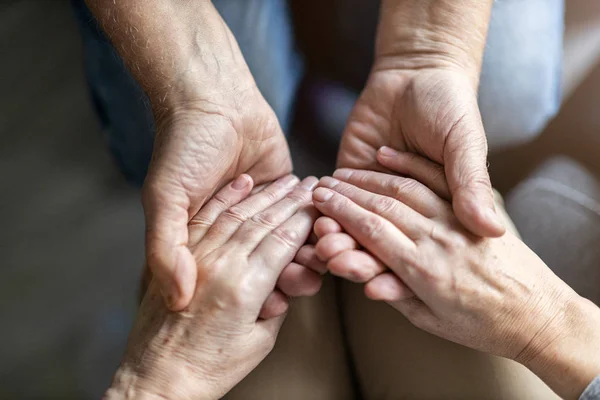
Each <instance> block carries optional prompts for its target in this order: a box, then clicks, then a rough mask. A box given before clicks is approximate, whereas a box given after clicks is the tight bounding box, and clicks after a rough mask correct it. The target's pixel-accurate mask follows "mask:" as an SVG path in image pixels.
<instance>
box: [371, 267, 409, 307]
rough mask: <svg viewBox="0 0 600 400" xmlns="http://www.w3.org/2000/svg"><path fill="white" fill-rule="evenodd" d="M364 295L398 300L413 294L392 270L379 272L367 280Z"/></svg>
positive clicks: (387, 300)
mask: <svg viewBox="0 0 600 400" xmlns="http://www.w3.org/2000/svg"><path fill="white" fill-rule="evenodd" d="M365 295H366V296H367V297H368V298H369V299H371V300H379V301H386V302H399V301H402V300H406V299H410V298H411V297H414V296H415V294H414V293H413V291H412V290H410V288H409V287H408V286H406V284H405V283H404V282H402V280H401V279H400V278H398V276H396V275H395V274H394V273H393V272H386V273H383V274H380V275H378V276H376V277H374V278H373V279H372V280H370V281H369V282H367V284H366V285H365Z"/></svg>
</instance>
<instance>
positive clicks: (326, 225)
mask: <svg viewBox="0 0 600 400" xmlns="http://www.w3.org/2000/svg"><path fill="white" fill-rule="evenodd" d="M314 231H315V235H317V238H322V237H323V236H325V235H327V234H329V233H337V232H342V231H343V229H342V227H341V226H340V224H338V223H337V221H335V220H333V219H331V218H329V217H320V218H319V219H318V220H317V222H315V228H314Z"/></svg>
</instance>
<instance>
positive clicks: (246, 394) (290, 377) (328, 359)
mask: <svg viewBox="0 0 600 400" xmlns="http://www.w3.org/2000/svg"><path fill="white" fill-rule="evenodd" d="M349 365H350V363H349V361H348V359H347V357H346V347H345V341H344V338H343V335H342V326H341V324H340V317H339V311H338V306H337V304H336V291H335V287H334V282H333V279H331V277H329V278H328V279H326V280H325V282H324V285H323V289H322V290H321V292H320V293H319V294H318V295H316V296H315V297H312V298H303V299H298V300H294V302H293V304H292V306H291V308H290V312H289V315H288V316H287V318H286V321H285V323H284V324H283V327H282V329H281V331H280V333H279V336H278V337H277V343H276V344H275V348H274V349H273V351H272V352H271V354H269V356H268V357H267V358H266V359H265V360H264V361H263V362H262V363H261V364H260V365H259V366H258V368H256V369H255V370H254V371H253V372H252V373H251V374H250V375H248V377H246V379H244V380H243V381H242V382H241V383H240V384H239V385H238V386H237V387H235V388H234V389H233V390H232V391H231V392H230V393H229V394H228V395H227V396H226V397H225V398H226V400H236V399H241V400H252V399H256V400H280V399H286V400H306V399H311V400H350V399H352V398H353V383H352V379H351V374H350V367H349Z"/></svg>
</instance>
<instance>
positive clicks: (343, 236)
mask: <svg viewBox="0 0 600 400" xmlns="http://www.w3.org/2000/svg"><path fill="white" fill-rule="evenodd" d="M356 248H358V243H356V240H354V238H353V237H352V236H350V235H348V234H347V233H330V234H329V235H325V236H323V237H322V238H321V239H319V241H318V242H317V245H316V246H315V253H317V257H318V258H319V260H322V261H328V260H330V259H331V258H333V257H335V256H336V255H338V254H340V253H342V252H344V251H348V250H354V249H356Z"/></svg>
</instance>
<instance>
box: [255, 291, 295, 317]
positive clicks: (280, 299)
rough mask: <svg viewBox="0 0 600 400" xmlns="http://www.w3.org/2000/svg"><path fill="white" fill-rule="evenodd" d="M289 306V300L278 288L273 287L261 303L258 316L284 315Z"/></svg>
mask: <svg viewBox="0 0 600 400" xmlns="http://www.w3.org/2000/svg"><path fill="white" fill-rule="evenodd" d="M289 306H290V300H289V299H288V297H287V296H286V295H285V294H283V293H282V292H281V291H280V290H278V289H275V290H274V291H273V292H271V294H270V295H269V297H267V299H266V300H265V302H264V303H263V306H262V309H261V310H260V314H259V315H258V318H260V319H271V318H275V317H279V316H282V315H284V314H285V313H286V312H287V310H288V308H289Z"/></svg>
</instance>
